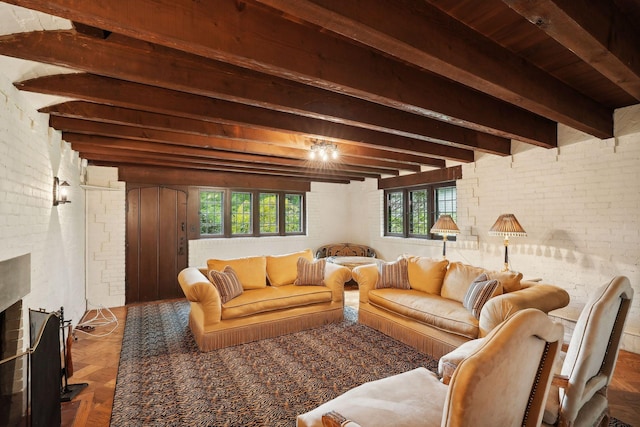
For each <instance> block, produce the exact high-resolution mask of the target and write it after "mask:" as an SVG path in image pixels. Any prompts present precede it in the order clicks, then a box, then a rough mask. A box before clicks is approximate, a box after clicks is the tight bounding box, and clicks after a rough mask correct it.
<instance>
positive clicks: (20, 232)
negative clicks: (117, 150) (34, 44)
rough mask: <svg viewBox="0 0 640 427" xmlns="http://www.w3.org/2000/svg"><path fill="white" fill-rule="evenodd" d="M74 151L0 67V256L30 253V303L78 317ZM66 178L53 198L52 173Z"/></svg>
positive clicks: (80, 249) (81, 298) (80, 211)
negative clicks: (63, 190)
mask: <svg viewBox="0 0 640 427" xmlns="http://www.w3.org/2000/svg"><path fill="white" fill-rule="evenodd" d="M80 169H81V167H80V160H79V158H78V156H77V153H75V152H73V151H72V150H71V149H70V147H69V145H68V144H67V143H65V142H63V141H62V140H61V138H60V133H59V132H57V131H54V130H52V129H50V128H49V127H48V116H47V115H44V114H40V113H37V112H36V110H35V108H34V107H33V106H31V105H30V104H29V102H28V100H27V98H25V97H24V96H23V95H22V94H20V93H19V92H18V91H17V90H16V89H15V87H14V86H13V84H12V83H11V81H9V80H8V79H7V78H6V77H5V76H4V75H3V74H2V73H0V241H1V242H2V244H1V245H0V260H5V259H9V258H13V257H16V256H19V255H24V254H31V293H30V294H29V295H27V297H26V298H25V299H24V300H23V310H24V316H23V322H28V314H27V311H28V309H29V308H33V309H39V308H44V309H46V310H47V311H55V310H58V309H59V308H60V307H64V309H65V317H66V318H67V319H72V320H73V322H74V323H77V322H78V321H79V320H80V318H81V316H82V315H83V314H84V311H85V307H86V303H85V292H84V289H85V287H84V267H85V262H84V242H85V226H84V222H85V221H84V219H85V217H84V206H85V203H84V192H83V191H82V190H81V189H80V187H79V179H80ZM54 176H58V177H59V178H60V180H61V181H67V182H68V183H69V184H70V185H71V187H70V196H69V199H70V200H71V203H70V204H65V205H59V206H57V207H54V206H53V204H52V200H53V194H52V188H53V177H54Z"/></svg>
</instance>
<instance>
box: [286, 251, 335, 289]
mask: <svg viewBox="0 0 640 427" xmlns="http://www.w3.org/2000/svg"><path fill="white" fill-rule="evenodd" d="M326 264H327V261H326V260H325V259H324V258H322V259H319V260H316V261H309V260H308V259H306V258H304V257H300V258H298V277H297V278H296V281H295V282H294V283H293V284H294V285H309V286H322V285H324V268H325V266H326Z"/></svg>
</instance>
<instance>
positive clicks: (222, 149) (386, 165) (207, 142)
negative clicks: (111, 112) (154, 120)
mask: <svg viewBox="0 0 640 427" xmlns="http://www.w3.org/2000/svg"><path fill="white" fill-rule="evenodd" d="M49 125H50V126H51V127H53V128H54V129H57V130H60V131H63V132H64V134H63V137H64V138H65V139H66V140H68V135H69V134H70V133H73V134H85V135H93V136H105V137H111V138H124V139H130V140H138V141H148V142H152V143H166V144H173V145H176V148H177V146H184V147H196V148H197V149H199V150H200V151H199V152H198V153H200V155H202V156H205V157H207V156H206V154H207V153H208V154H209V156H208V157H211V156H213V155H215V156H218V158H221V157H225V158H227V159H236V160H246V161H257V160H258V159H259V160H260V162H261V163H272V164H274V165H277V164H283V162H284V161H285V160H290V159H295V161H296V162H298V163H301V164H304V165H306V166H307V167H313V165H314V164H317V162H311V161H309V159H308V154H309V151H308V149H298V148H294V147H288V146H286V145H271V144H264V143H261V142H254V141H247V140H232V139H228V138H219V137H210V136H202V135H193V134H186V133H181V132H175V131H166V130H155V129H141V128H138V127H134V126H124V125H116V124H111V123H99V122H93V121H88V120H80V119H70V118H66V117H55V116H54V117H51V118H50V120H49ZM193 153H194V155H195V153H196V152H195V151H194V152H193ZM249 156H253V157H249ZM251 159H253V160H251ZM290 161H291V160H290ZM332 163H333V164H335V165H336V167H339V168H341V169H348V168H352V170H358V168H362V170H364V169H366V168H369V169H377V168H380V170H382V169H386V170H388V171H387V173H390V174H392V175H397V173H398V171H397V170H396V169H398V164H397V163H393V162H387V161H385V160H377V159H364V158H360V157H353V156H340V158H339V161H335V162H332ZM290 165H291V166H293V165H292V164H290ZM406 168H407V169H411V170H413V171H419V170H420V167H419V166H418V165H407V166H406Z"/></svg>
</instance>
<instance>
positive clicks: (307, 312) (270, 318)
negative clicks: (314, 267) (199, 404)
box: [189, 303, 344, 351]
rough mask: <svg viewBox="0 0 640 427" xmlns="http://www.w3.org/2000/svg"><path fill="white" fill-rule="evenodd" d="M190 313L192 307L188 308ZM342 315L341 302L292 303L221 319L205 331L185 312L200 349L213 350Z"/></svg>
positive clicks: (291, 331) (295, 330) (299, 329)
mask: <svg viewBox="0 0 640 427" xmlns="http://www.w3.org/2000/svg"><path fill="white" fill-rule="evenodd" d="M192 313H193V311H192ZM343 318H344V307H343V305H342V304H336V303H332V304H331V306H330V307H327V305H325V304H319V305H318V306H313V305H312V306H306V307H296V308H292V309H287V310H279V311H276V312H271V313H264V314H261V315H256V316H250V317H248V318H242V319H233V320H230V321H229V320H223V321H221V322H220V323H218V324H217V325H216V327H215V330H209V331H205V330H204V329H203V328H202V324H201V323H200V322H196V321H194V318H193V317H192V316H191V315H190V316H189V328H190V329H191V332H192V333H193V336H194V338H195V340H196V343H197V344H198V347H199V348H200V350H201V351H211V350H217V349H220V348H224V347H230V346H233V345H238V344H245V343H248V342H252V341H258V340H262V339H266V338H274V337H277V336H280V335H286V334H291V333H294V332H299V331H303V330H305V329H311V328H317V327H319V326H323V325H326V324H329V323H336V322H340V321H341V320H342V319H343Z"/></svg>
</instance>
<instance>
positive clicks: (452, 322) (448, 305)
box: [234, 289, 480, 339]
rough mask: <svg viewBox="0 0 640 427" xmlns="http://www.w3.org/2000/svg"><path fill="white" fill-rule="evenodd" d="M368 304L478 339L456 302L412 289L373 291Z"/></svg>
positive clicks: (468, 317) (468, 316)
mask: <svg viewBox="0 0 640 427" xmlns="http://www.w3.org/2000/svg"><path fill="white" fill-rule="evenodd" d="M236 299H237V298H236ZM234 301H235V300H234ZM369 303H370V304H372V305H374V306H377V307H380V308H382V309H385V310H389V311H392V312H394V313H398V314H400V315H402V316H406V317H409V318H412V319H415V320H417V321H419V322H422V323H425V324H427V325H429V326H432V327H434V328H436V329H440V330H442V331H445V332H450V333H452V334H456V335H460V336H463V337H466V338H470V339H475V338H478V333H479V331H480V330H479V326H478V319H476V318H475V317H473V315H472V314H471V313H470V312H469V310H467V309H466V308H464V307H463V306H462V304H460V303H459V302H457V301H452V300H448V299H445V298H442V297H440V296H437V295H431V294H427V293H425V292H422V291H417V290H415V289H409V290H403V289H373V290H371V291H369Z"/></svg>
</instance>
